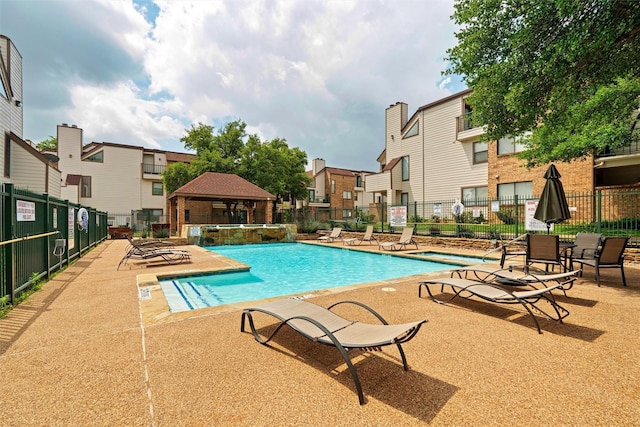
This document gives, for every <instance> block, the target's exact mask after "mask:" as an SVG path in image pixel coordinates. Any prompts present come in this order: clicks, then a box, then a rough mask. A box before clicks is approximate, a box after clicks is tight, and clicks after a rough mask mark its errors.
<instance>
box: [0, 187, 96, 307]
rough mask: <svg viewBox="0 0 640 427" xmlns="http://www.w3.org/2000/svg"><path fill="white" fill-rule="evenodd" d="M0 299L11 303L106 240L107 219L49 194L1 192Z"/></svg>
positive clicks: (23, 191)
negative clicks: (34, 282) (35, 280)
mask: <svg viewBox="0 0 640 427" xmlns="http://www.w3.org/2000/svg"><path fill="white" fill-rule="evenodd" d="M0 213H1V215H2V216H1V221H0V223H1V224H0V298H1V300H0V301H2V302H3V304H4V303H10V302H13V301H14V300H15V298H16V297H17V296H18V295H19V294H20V293H21V292H23V291H24V290H26V289H28V287H29V286H30V285H31V284H32V283H33V280H34V279H40V278H43V277H46V278H49V276H50V275H51V274H52V273H54V272H56V271H58V270H60V269H61V268H62V267H63V266H64V265H65V264H67V265H68V264H69V262H70V261H72V260H75V259H77V258H80V257H81V256H82V254H83V253H84V252H86V251H87V250H89V249H90V248H91V247H94V246H95V245H97V244H98V243H100V242H101V241H103V240H105V239H106V237H107V214H106V212H98V211H96V210H95V209H92V208H89V207H83V206H81V205H77V204H74V203H70V202H69V201H66V200H59V199H56V198H53V197H50V196H49V195H47V194H36V193H32V192H29V191H27V190H22V189H18V188H15V187H14V185H13V184H3V185H2V187H0Z"/></svg>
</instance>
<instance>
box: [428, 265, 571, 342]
mask: <svg viewBox="0 0 640 427" xmlns="http://www.w3.org/2000/svg"><path fill="white" fill-rule="evenodd" d="M432 285H439V286H440V291H441V292H443V291H444V287H445V286H449V287H450V288H451V290H452V291H453V296H452V297H451V298H449V299H448V300H446V301H441V300H439V299H437V298H436V297H435V295H434V294H433V292H432V291H431V286H432ZM561 286H562V283H556V284H553V285H551V286H548V287H545V288H540V289H532V290H526V291H514V292H511V291H509V290H506V289H504V288H503V287H500V286H497V285H495V284H492V283H485V282H476V281H475V280H470V279H461V278H454V277H441V278H438V279H431V280H425V281H422V282H420V283H419V285H418V297H419V298H422V289H423V288H424V289H426V290H427V292H428V293H429V296H430V297H431V299H432V300H433V301H435V302H437V303H438V304H447V303H448V302H450V301H452V300H454V299H455V298H458V297H460V298H464V299H470V298H472V297H478V298H480V299H482V300H484V301H489V302H492V303H496V304H520V305H521V306H522V307H524V309H525V310H526V311H527V313H528V314H529V316H531V318H532V319H533V322H534V323H535V324H536V328H537V329H538V333H539V334H541V333H542V331H541V330H540V324H539V323H538V319H536V317H535V316H534V314H533V312H534V311H535V312H536V313H538V314H541V315H542V316H544V317H546V318H547V319H550V320H555V321H558V322H560V323H562V319H564V318H565V317H567V316H568V315H569V311H568V310H567V309H565V308H564V307H562V306H561V305H559V304H558V303H557V302H556V300H555V298H554V297H553V294H552V293H551V291H553V290H554V289H558V288H560V287H561ZM540 302H546V303H548V304H549V305H551V307H552V308H553V312H549V313H548V312H547V311H544V310H543V309H542V307H541V304H540Z"/></svg>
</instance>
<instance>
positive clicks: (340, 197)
mask: <svg viewBox="0 0 640 427" xmlns="http://www.w3.org/2000/svg"><path fill="white" fill-rule="evenodd" d="M311 166H312V169H311V170H310V171H308V172H307V174H308V175H309V177H310V178H311V179H312V183H311V186H310V187H308V190H309V198H308V199H307V200H306V201H305V203H306V205H307V206H309V207H312V208H320V209H319V211H322V210H324V211H327V210H330V211H331V219H337V220H345V221H347V220H350V219H352V218H353V217H354V215H355V210H356V209H359V210H362V209H365V210H367V209H369V203H370V202H371V201H373V199H372V198H371V197H372V196H371V195H369V198H368V199H367V194H366V193H365V191H364V181H365V176H366V175H368V174H371V173H373V172H371V171H357V170H352V169H342V168H334V167H328V166H327V165H326V162H325V160H324V159H320V158H317V159H313V161H312V162H311ZM298 207H300V206H298ZM327 219H328V218H327Z"/></svg>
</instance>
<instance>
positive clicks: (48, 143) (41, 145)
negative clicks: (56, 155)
mask: <svg viewBox="0 0 640 427" xmlns="http://www.w3.org/2000/svg"><path fill="white" fill-rule="evenodd" d="M36 147H38V149H39V150H40V151H42V150H55V149H56V148H57V147H58V138H56V137H55V136H49V138H47V139H43V140H42V141H40V142H38V144H36Z"/></svg>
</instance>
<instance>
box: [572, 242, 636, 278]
mask: <svg viewBox="0 0 640 427" xmlns="http://www.w3.org/2000/svg"><path fill="white" fill-rule="evenodd" d="M627 241H629V238H628V237H605V238H604V240H603V241H602V248H601V249H600V250H599V251H598V252H596V254H595V255H594V256H593V258H575V259H574V261H575V262H577V263H578V264H580V265H581V266H583V265H588V266H590V267H593V268H595V270H596V282H597V283H598V286H600V269H601V268H619V269H620V273H621V275H622V285H623V286H627V280H626V279H625V277H624V249H625V248H626V246H627ZM580 276H582V274H580Z"/></svg>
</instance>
